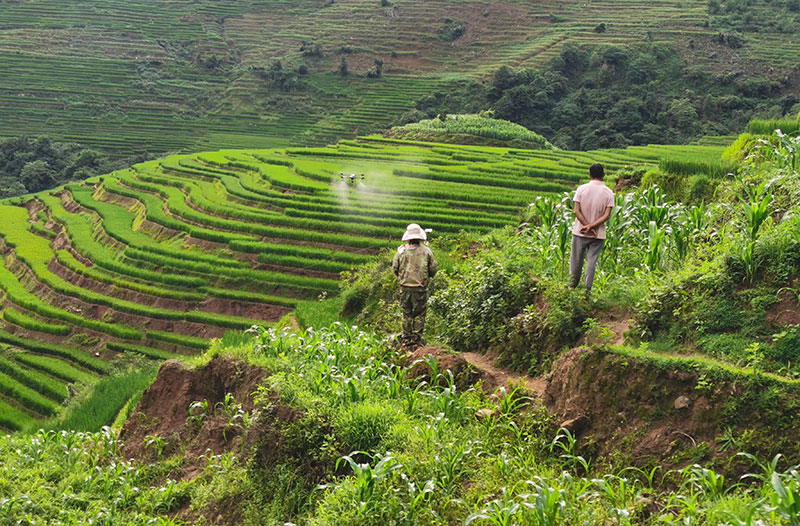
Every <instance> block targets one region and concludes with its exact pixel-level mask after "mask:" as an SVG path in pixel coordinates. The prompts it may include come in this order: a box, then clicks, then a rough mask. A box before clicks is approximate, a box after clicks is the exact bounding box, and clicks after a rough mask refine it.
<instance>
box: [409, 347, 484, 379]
mask: <svg viewBox="0 0 800 526" xmlns="http://www.w3.org/2000/svg"><path fill="white" fill-rule="evenodd" d="M428 355H431V356H433V357H434V358H435V359H436V367H437V368H438V370H439V372H440V373H444V372H445V371H448V370H449V371H451V372H452V373H453V378H454V380H455V382H456V385H457V386H458V388H459V389H462V390H463V389H466V388H468V387H470V386H472V385H473V384H474V383H475V382H477V381H478V380H479V379H481V378H482V377H483V373H482V371H480V370H479V369H476V368H475V367H473V366H471V365H470V364H469V362H467V360H465V359H464V357H463V356H462V355H460V354H452V353H449V352H446V349H444V348H443V347H438V346H435V345H426V346H423V347H417V348H416V349H415V350H414V351H412V352H411V353H410V354H408V355H407V356H406V357H405V359H404V362H405V364H406V365H407V366H412V365H413V367H412V368H411V371H410V372H409V375H410V376H411V377H414V378H419V377H424V378H426V379H427V381H429V382H430V381H431V378H430V376H431V368H430V367H429V366H428V364H427V363H425V359H426V358H427V356H428ZM441 382H444V380H441Z"/></svg>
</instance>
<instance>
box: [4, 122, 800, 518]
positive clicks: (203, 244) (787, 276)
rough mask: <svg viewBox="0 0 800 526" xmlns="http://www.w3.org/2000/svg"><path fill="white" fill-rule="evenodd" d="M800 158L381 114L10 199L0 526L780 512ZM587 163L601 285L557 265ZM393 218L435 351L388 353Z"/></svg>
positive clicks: (766, 149) (792, 362)
mask: <svg viewBox="0 0 800 526" xmlns="http://www.w3.org/2000/svg"><path fill="white" fill-rule="evenodd" d="M797 124H798V123H797V122H796V121H794V120H792V121H783V122H767V121H754V122H753V123H752V125H751V127H750V129H751V131H752V132H754V133H755V132H759V131H760V132H771V131H772V130H773V129H774V128H775V127H776V126H779V127H780V128H782V129H786V130H790V129H794V130H795V131H796V129H797ZM725 145H728V147H727V148H726V147H725ZM798 151H799V150H798V138H797V137H793V136H792V135H791V134H788V135H787V134H783V133H777V132H775V133H772V134H771V135H750V134H744V135H742V136H741V137H740V138H739V139H738V140H737V141H736V142H735V143H734V144H732V145H729V141H728V140H727V139H725V138H714V137H709V138H706V139H705V140H703V141H702V144H698V145H691V146H661V145H655V146H647V147H630V148H627V149H624V150H623V149H615V150H595V151H590V152H576V151H564V150H554V149H542V150H527V149H524V150H523V149H514V148H498V147H488V146H460V145H454V144H437V143H423V142H413V141H402V140H395V139H387V138H385V137H382V136H369V137H362V138H359V139H358V140H355V141H342V142H340V143H339V144H337V145H336V146H328V147H325V148H284V149H269V150H223V151H217V152H205V153H200V154H194V155H174V156H169V157H166V158H164V159H161V160H157V161H151V162H146V163H141V164H137V165H135V166H133V167H131V168H130V169H127V170H119V171H116V172H114V173H112V174H107V175H104V176H100V177H93V178H90V179H88V180H86V181H84V182H83V183H76V184H68V185H66V186H65V187H63V188H59V189H56V190H53V191H47V192H40V193H38V194H35V195H31V196H24V197H19V198H13V199H6V200H4V201H2V203H0V213H2V217H3V219H4V221H3V222H2V223H0V236H2V239H3V245H2V250H3V255H4V257H3V260H2V267H0V287H2V289H3V292H4V296H3V312H2V320H3V321H2V328H1V329H0V341H2V346H0V410H2V411H0V427H2V428H3V429H5V430H9V431H14V430H21V431H22V432H19V433H15V434H13V435H3V436H0V459H2V463H0V466H2V467H0V471H2V473H3V477H0V491H2V494H3V495H4V498H3V499H0V516H2V517H3V518H4V519H7V520H9V521H13V522H24V521H29V522H30V521H33V520H35V521H41V522H55V521H61V522H76V523H77V522H89V521H91V522H95V523H96V522H105V523H113V524H120V525H123V526H127V525H131V526H133V525H137V526H138V525H140V524H150V523H153V522H155V523H158V524H163V525H172V526H178V525H180V524H198V525H200V524H215V525H219V526H227V525H230V526H233V525H253V526H255V525H263V524H275V525H278V524H286V523H287V522H288V523H295V524H309V525H316V526H333V525H336V526H340V525H342V524H349V525H353V526H367V525H373V524H388V523H396V524H403V525H408V526H412V525H418V524H427V525H431V526H445V525H450V524H464V525H468V524H478V525H490V524H520V525H524V526H542V525H546V526H555V525H578V524H587V523H596V522H597V521H603V523H606V522H608V523H609V524H625V525H632V524H642V525H653V526H655V525H657V524H665V523H666V524H669V523H683V524H698V525H705V524H708V525H722V524H731V523H732V524H747V523H748V521H749V523H752V524H758V523H759V521H761V522H763V523H764V524H774V525H777V526H793V524H794V523H795V522H796V519H797V517H798V513H797V511H798V508H797V506H798V504H797V503H798V502H800V500H798V499H797V495H798V491H799V490H800V475H798V472H797V464H796V463H797V462H798V461H799V460H800V446H799V445H798V440H797V437H798V436H799V435H798V433H800V421H798V420H797V418H796V413H797V409H798V407H800V383H799V382H798V379H797V378H798V376H800V368H798V365H797V364H798V361H797V357H798V352H800V345H799V344H798V342H800V331H798V322H800V319H798V318H797V313H798V312H800V304H798V300H800V297H798V295H797V290H798V288H800V256H798V255H799V254H800V251H798V243H800V236H799V235H798V234H799V233H800V228H799V227H800V223H798V217H800V216H798V202H800V200H798V197H800V196H798V191H800V190H798V189H800V185H799V184H798V168H800V165H798V156H797V152H798ZM596 161H600V162H603V163H604V164H605V165H606V166H607V168H608V169H609V172H610V173H609V178H608V179H607V182H608V183H609V184H613V185H614V186H615V188H616V190H617V191H616V193H617V197H616V207H615V209H614V212H613V214H612V217H611V219H610V220H609V225H608V227H609V234H610V235H609V239H608V241H607V244H606V246H605V250H604V254H603V258H602V260H601V262H600V266H599V272H598V275H597V277H596V280H595V288H594V289H593V292H592V294H591V295H590V294H586V293H585V291H583V290H580V289H578V290H575V289H568V288H567V287H566V286H565V279H566V278H565V263H566V260H567V258H568V251H569V246H568V239H569V232H570V228H569V226H570V223H571V219H572V214H571V210H572V205H571V202H570V190H571V189H572V188H574V186H575V185H576V184H577V183H578V182H580V181H583V180H585V178H586V175H585V172H586V166H587V164H589V163H591V162H596ZM361 174H364V175H363V179H362V175H361ZM409 217H413V218H414V220H419V221H420V222H421V223H422V224H423V225H424V226H426V227H432V228H433V232H432V234H431V239H432V241H431V246H432V247H433V249H434V251H435V252H436V254H437V257H438V258H439V260H440V263H441V270H440V273H439V274H437V276H436V278H435V280H434V282H433V285H432V287H431V297H430V311H429V324H428V326H427V332H426V338H428V339H429V341H432V342H435V343H436V345H431V346H426V347H421V348H418V349H416V350H415V351H414V352H413V353H410V354H404V353H402V352H398V351H397V350H396V349H394V348H392V346H391V345H389V342H390V340H391V339H390V338H389V339H387V338H386V333H387V332H388V333H392V332H396V331H397V328H398V326H399V312H398V310H397V309H396V307H395V306H396V302H395V296H396V294H397V286H396V281H395V279H394V276H393V275H392V274H391V271H390V270H389V269H390V267H389V261H390V260H391V256H392V250H391V248H392V247H393V246H394V245H395V244H396V243H397V237H399V235H400V234H401V233H402V232H403V230H404V227H405V225H406V224H407V222H408V221H409ZM384 248H388V250H382V249H384ZM342 270H344V271H346V272H345V273H343V274H342V276H341V277H342V278H345V279H343V280H342V281H341V282H338V281H337V280H336V277H337V273H338V271H342ZM340 287H341V288H342V289H343V290H342V293H341V295H340V296H339V297H336V298H333V299H323V298H325V296H326V294H327V293H333V292H335V291H337V290H338V289H339V288H340ZM318 294H319V295H320V299H321V301H320V300H317V299H314V298H315V297H316V296H317V295H318ZM306 298H308V299H306ZM292 308H294V309H295V316H296V319H297V321H299V322H300V323H301V324H302V325H303V326H305V327H307V328H306V329H303V328H300V327H297V326H295V327H290V326H289V324H291V323H292V321H291V319H288V318H286V317H284V316H283V315H284V314H285V313H287V312H288V311H289V310H291V309H292ZM341 313H344V314H345V317H341V316H342V314H341ZM278 318H282V319H280V320H279V319H278ZM331 320H337V321H339V320H341V321H339V323H334V324H330V321H331ZM351 321H355V322H357V323H358V325H355V324H353V325H351V324H350V322H351ZM343 322H344V323H343ZM250 324H258V325H259V326H260V327H257V328H253V329H252V330H251V331H249V332H248V333H245V332H242V331H241V329H243V328H246V327H248V326H249V325H250ZM228 329H233V330H228ZM211 337H220V338H219V339H216V340H214V341H213V342H209V341H208V338H211ZM471 363H478V364H479V365H480V364H482V363H483V364H488V366H481V367H478V368H475V367H474V366H472V365H470V364H471ZM159 364H160V367H159V369H158V372H156V367H157V366H159ZM501 368H508V369H501ZM509 369H514V370H517V371H519V372H518V373H516V374H511V372H510V371H509ZM528 375H530V376H528ZM534 376H535V377H534ZM509 380H511V381H510V382H509ZM65 406H66V407H65ZM106 426H111V427H106ZM39 427H42V428H43V429H41V430H39V431H34V430H35V429H37V428H39Z"/></svg>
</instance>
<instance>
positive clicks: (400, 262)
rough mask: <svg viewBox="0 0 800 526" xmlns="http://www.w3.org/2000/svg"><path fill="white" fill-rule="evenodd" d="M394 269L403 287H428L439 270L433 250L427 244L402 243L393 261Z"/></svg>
mask: <svg viewBox="0 0 800 526" xmlns="http://www.w3.org/2000/svg"><path fill="white" fill-rule="evenodd" d="M392 270H394V275H395V276H397V281H398V282H399V283H400V285H401V286H403V287H427V286H428V282H429V281H430V279H431V278H432V277H433V276H435V275H436V271H437V270H439V264H438V263H436V258H435V257H433V252H432V251H431V249H430V248H428V247H427V246H425V245H422V244H419V245H412V244H407V245H400V247H399V248H398V249H397V254H395V256H394V261H392Z"/></svg>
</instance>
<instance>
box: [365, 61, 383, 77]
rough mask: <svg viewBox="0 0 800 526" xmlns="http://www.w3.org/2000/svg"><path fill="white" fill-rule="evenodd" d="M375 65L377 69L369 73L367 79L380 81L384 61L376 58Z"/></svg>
mask: <svg viewBox="0 0 800 526" xmlns="http://www.w3.org/2000/svg"><path fill="white" fill-rule="evenodd" d="M374 63H375V68H374V69H372V70H371V71H369V72H368V73H367V77H368V78H371V79H379V78H381V75H382V74H383V60H381V59H379V58H376V59H375V61H374Z"/></svg>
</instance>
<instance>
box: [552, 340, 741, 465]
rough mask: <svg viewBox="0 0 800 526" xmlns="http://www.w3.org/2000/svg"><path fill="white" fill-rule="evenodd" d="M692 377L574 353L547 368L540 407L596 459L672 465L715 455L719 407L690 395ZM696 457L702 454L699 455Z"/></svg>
mask: <svg viewBox="0 0 800 526" xmlns="http://www.w3.org/2000/svg"><path fill="white" fill-rule="evenodd" d="M697 385H698V374H697V373H695V372H688V371H680V370H674V369H669V368H666V369H660V368H655V367H653V366H652V364H644V363H639V362H637V361H635V360H632V359H628V358H625V357H622V356H618V355H615V354H611V353H605V352H603V351H600V350H594V349H573V350H571V351H569V352H567V353H565V354H564V355H562V356H561V357H560V358H559V359H558V360H557V361H556V363H555V364H554V366H553V374H552V377H551V379H550V382H549V383H548V385H547V389H546V391H545V400H544V401H545V405H546V406H547V408H548V409H549V410H550V411H551V412H552V413H554V414H555V415H556V417H557V418H558V421H559V422H560V423H561V427H566V428H567V429H570V431H572V432H574V433H576V434H577V435H578V437H579V438H582V439H583V440H582V443H583V444H584V445H590V446H592V447H593V449H595V451H596V453H598V454H600V455H607V454H611V453H612V452H619V453H621V454H623V455H625V454H628V455H630V457H631V460H632V462H633V463H634V464H635V463H636V460H637V459H642V460H650V459H653V458H658V459H661V460H662V461H666V462H667V464H669V460H670V458H672V459H673V460H674V461H675V462H676V464H680V463H681V462H680V459H679V458H678V457H681V455H680V454H679V453H680V452H681V451H685V450H687V449H689V448H697V447H698V446H699V445H700V444H705V445H704V446H702V448H703V449H704V450H705V448H708V451H707V453H705V455H711V456H713V455H715V454H717V453H718V449H717V442H715V438H716V437H717V436H718V435H719V434H720V433H721V432H722V427H723V425H722V418H723V414H722V413H723V409H724V405H725V404H724V401H725V399H726V398H727V397H728V396H729V395H730V392H724V391H723V392H720V393H718V394H717V395H716V396H714V402H713V403H712V402H711V401H710V400H709V398H708V397H707V396H706V395H705V394H704V393H703V392H701V391H700V390H698V389H697ZM698 454H702V453H698Z"/></svg>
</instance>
